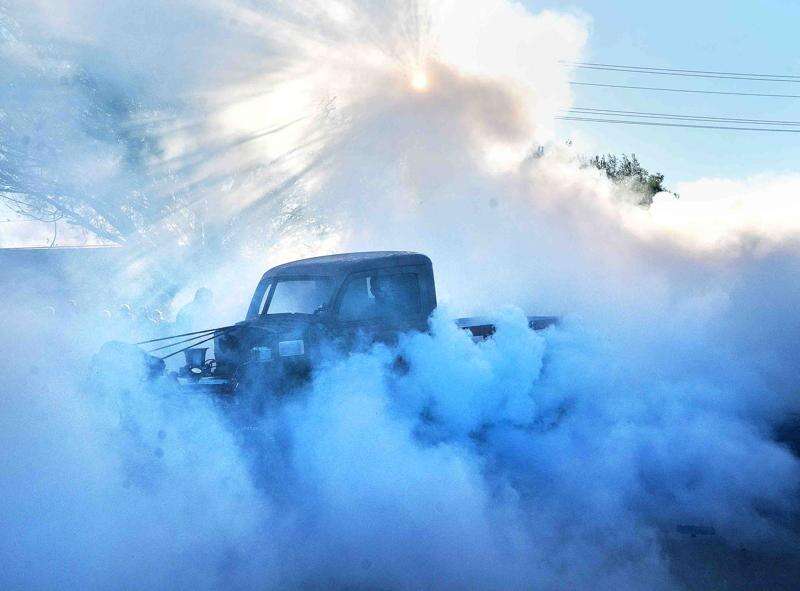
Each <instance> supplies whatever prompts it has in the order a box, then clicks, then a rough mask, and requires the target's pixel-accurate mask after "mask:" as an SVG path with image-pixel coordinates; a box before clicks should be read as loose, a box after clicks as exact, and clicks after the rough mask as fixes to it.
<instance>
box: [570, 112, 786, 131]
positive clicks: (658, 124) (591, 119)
mask: <svg viewBox="0 0 800 591" xmlns="http://www.w3.org/2000/svg"><path fill="white" fill-rule="evenodd" d="M556 119H561V120H563V121H588V122H593V123H617V124H622V125H651V126H656V127H689V128H694V129H727V130H736V131H771V132H782V133H800V129H785V128H780V127H735V126H725V125H700V124H690V123H665V122H658V121H631V120H629V119H600V118H594V117H574V116H571V115H560V116H557V117H556Z"/></svg>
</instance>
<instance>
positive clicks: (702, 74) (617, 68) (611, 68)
mask: <svg viewBox="0 0 800 591" xmlns="http://www.w3.org/2000/svg"><path fill="white" fill-rule="evenodd" d="M561 63H562V64H564V65H567V66H572V67H575V68H581V69H584V70H602V71H607V72H628V73H634V74H656V75H664V76H686V77H690V78H715V79H730V80H755V81H763V82H800V76H795V75H790V74H754V73H743V72H719V71H714V70H684V69H676V68H651V67H647V66H629V65H620V64H601V63H595V62H566V61H562V62H561Z"/></svg>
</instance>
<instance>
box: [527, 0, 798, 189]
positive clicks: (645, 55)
mask: <svg viewBox="0 0 800 591" xmlns="http://www.w3.org/2000/svg"><path fill="white" fill-rule="evenodd" d="M525 5H526V7H527V8H529V9H530V10H541V9H543V8H552V9H558V10H573V11H577V12H581V13H584V14H585V15H586V16H587V18H589V19H590V35H589V38H588V42H587V45H586V51H585V56H584V61H587V62H599V63H609V64H624V65H635V66H649V67H657V68H681V69H695V70H714V71H730V72H746V73H751V72H752V73H769V74H788V75H800V55H798V53H797V51H796V50H797V23H798V22H800V2H791V1H780V0H768V1H764V2H743V1H735V2H688V1H686V0H676V1H673V2H640V1H634V0H622V1H620V0H616V1H614V2H608V1H603V0H583V1H572V2H560V1H550V2H534V1H531V0H526V1H525ZM573 79H574V80H581V81H586V82H602V83H611V84H629V85H641V86H661V87H675V88H697V89H708V90H726V91H727V90H735V91H744V92H763V93H777V94H800V82H798V83H787V82H761V81H741V80H707V79H700V78H683V77H672V76H655V75H646V74H641V75H633V74H623V73H617V72H607V71H591V70H583V71H578V72H576V73H575V75H574V76H573ZM574 92H575V106H579V107H590V108H601V109H619V110H630V111H651V112H662V113H674V114H689V115H708V116H722V117H742V118H752V119H783V120H793V121H800V99H778V98H755V97H738V96H719V95H691V94H677V93H663V92H647V91H639V90H623V89H605V88H589V87H584V88H574ZM559 129H560V130H561V132H562V134H563V136H564V137H569V138H572V139H573V141H574V143H575V144H576V145H578V147H581V146H584V145H585V146H586V147H587V149H592V148H594V149H596V150H597V151H599V152H615V153H620V152H626V153H630V152H635V153H636V154H637V155H638V156H639V159H640V161H641V162H642V163H643V164H644V165H645V167H647V168H650V169H651V170H652V169H656V170H659V171H661V172H663V173H664V174H665V175H666V181H667V185H669V184H670V183H672V184H673V185H675V184H677V183H681V182H686V181H693V180H697V179H700V178H706V177H725V178H743V177H748V176H752V175H755V174H781V173H787V172H791V171H793V170H796V169H797V163H798V161H799V160H800V137H799V136H800V134H794V133H766V132H743V131H720V130H701V129H697V130H696V129H685V128H669V127H667V128H658V127H649V126H627V125H612V124H603V123H578V122H562V124H560V127H559Z"/></svg>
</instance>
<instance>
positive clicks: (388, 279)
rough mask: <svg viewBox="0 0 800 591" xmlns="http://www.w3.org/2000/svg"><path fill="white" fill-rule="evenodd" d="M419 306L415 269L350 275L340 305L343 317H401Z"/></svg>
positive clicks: (353, 318) (414, 310)
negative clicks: (351, 277)
mask: <svg viewBox="0 0 800 591" xmlns="http://www.w3.org/2000/svg"><path fill="white" fill-rule="evenodd" d="M420 309H421V303H420V289H419V277H418V276H417V274H416V273H398V274H394V275H380V274H375V275H368V276H365V277H356V278H353V279H351V280H350V281H349V282H348V283H347V286H346V287H345V290H344V294H343V295H342V300H341V303H340V305H339V317H340V318H341V319H342V320H362V319H370V318H390V317H403V316H409V315H413V314H417V313H419V311H420Z"/></svg>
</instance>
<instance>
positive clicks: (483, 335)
mask: <svg viewBox="0 0 800 591" xmlns="http://www.w3.org/2000/svg"><path fill="white" fill-rule="evenodd" d="M558 322H559V318H558V316H528V326H529V327H530V328H532V329H533V330H544V329H546V328H549V327H551V326H555V325H556V324H558ZM456 324H457V325H458V327H459V328H461V329H464V330H468V331H470V332H471V333H472V338H473V339H475V340H483V339H488V338H489V337H491V336H492V335H493V334H494V333H495V330H496V328H495V325H494V323H493V322H492V321H491V320H490V319H489V318H486V317H484V316H470V317H469V318H459V319H457V320H456Z"/></svg>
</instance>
